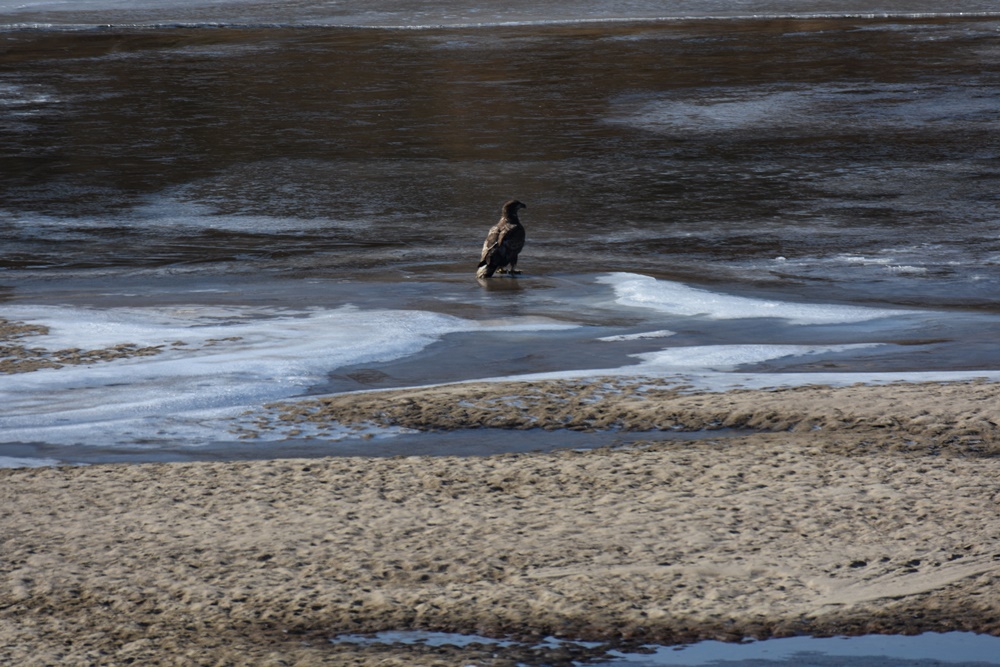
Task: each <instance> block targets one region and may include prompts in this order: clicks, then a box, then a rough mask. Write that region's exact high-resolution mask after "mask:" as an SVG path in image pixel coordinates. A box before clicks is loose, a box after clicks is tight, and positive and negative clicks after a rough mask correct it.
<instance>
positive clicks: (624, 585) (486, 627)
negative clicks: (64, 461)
mask: <svg viewBox="0 0 1000 667" xmlns="http://www.w3.org/2000/svg"><path fill="white" fill-rule="evenodd" d="M612 384H613V383H610V382H600V383H594V384H593V385H590V386H589V388H588V386H587V385H584V384H582V383H577V382H572V383H563V385H562V386H559V385H558V384H557V383H546V384H544V385H539V384H537V383H509V384H500V385H493V386H492V387H491V386H489V385H484V384H473V385H456V386H446V387H440V388H435V389H421V390H406V391H400V392H377V393H372V394H356V395H350V396H345V397H339V398H335V399H330V400H323V401H320V402H318V403H312V404H311V407H309V409H308V410H304V411H303V412H301V414H307V413H308V414H309V415H310V417H309V418H310V419H324V418H330V416H331V415H333V414H337V415H339V416H340V418H343V419H345V420H347V421H350V419H348V416H349V413H352V412H351V411H354V412H353V414H355V415H356V416H358V417H365V418H366V419H368V420H373V419H374V420H379V421H387V422H393V423H409V422H408V421H407V419H404V418H403V416H405V415H414V414H418V415H419V414H421V411H420V409H419V406H421V405H431V404H434V405H437V404H438V402H441V404H447V405H450V406H451V407H452V411H455V410H466V411H468V412H467V416H466V419H467V420H468V421H470V422H471V423H474V422H475V421H476V420H484V421H486V417H484V415H483V413H481V412H479V410H480V409H487V408H488V409H489V410H494V411H496V410H499V411H500V412H501V413H503V414H504V415H506V417H504V419H505V420H510V421H503V422H502V425H504V426H508V427H511V428H517V427H519V425H523V424H521V423H520V422H532V421H534V422H537V421H538V419H539V418H540V416H541V417H544V415H545V414H549V415H550V416H552V415H554V416H552V420H553V423H562V424H563V425H567V424H568V425H572V426H576V427H581V428H584V427H587V428H592V427H594V423H592V422H595V421H597V420H599V418H600V415H602V414H604V413H611V414H613V415H614V416H613V418H609V421H608V422H607V423H623V424H625V425H628V424H630V423H632V422H630V421H629V420H632V419H639V417H638V416H637V415H640V413H641V415H642V419H641V420H640V421H637V422H635V423H641V424H642V425H644V426H645V425H648V424H650V423H652V424H653V425H659V426H661V427H666V426H669V425H671V424H675V423H682V424H683V425H685V426H686V427H688V428H693V427H696V426H698V424H699V423H700V424H701V425H702V426H705V425H709V424H710V423H711V424H715V425H725V424H730V423H731V422H732V424H734V425H737V424H738V425H741V426H771V427H775V426H781V427H783V428H790V429H791V430H789V431H782V432H778V433H760V434H757V435H751V436H747V437H735V438H719V439H717V440H711V441H700V442H691V443H683V442H682V443H658V444H649V445H635V446H632V447H629V448H626V449H616V450H596V451H589V452H559V453H553V454H530V455H507V456H496V457H488V458H417V457H412V458H396V459H363V458H331V459H323V460H305V461H303V460H297V461H262V462H251V463H245V462H240V463H196V464H153V465H102V466H90V467H76V468H69V467H63V468H43V469H20V470H3V471H0V512H2V516H3V518H2V523H0V526H2V536H3V540H2V547H0V662H2V663H3V664H18V665H56V664H59V665H84V664H142V665H157V664H177V665H191V664H206V665H209V664H212V665H214V664H219V665H225V664H239V665H242V664H247V665H249V664H253V665H266V664H297V665H310V664H334V665H460V664H476V665H513V664H516V663H518V662H521V663H523V664H528V665H532V664H535V665H539V664H569V660H571V659H583V658H585V657H587V654H589V655H591V656H598V655H601V654H602V653H603V651H604V648H592V649H582V648H575V649H570V648H565V649H550V650H542V649H531V648H525V647H512V648H509V649H505V650H500V651H498V650H497V649H496V648H495V647H490V646H471V647H467V648H463V649H459V648H455V647H440V648H434V647H426V646H378V645H376V646H357V645H351V644H332V643H330V642H329V641H328V639H329V638H330V637H333V636H335V635H337V634H339V633H358V632H375V631H381V630H396V629H417V628H423V629H431V630H442V631H452V632H463V633H479V634H483V635H490V636H507V635H514V636H520V637H539V636H546V635H556V636H560V637H572V638H581V639H591V640H606V641H609V642H623V641H624V642H642V641H651V642H660V643H673V642H681V641H690V640H695V639H699V638H723V639H739V638H741V637H745V636H754V637H759V638H763V637H768V636H775V635H778V636H781V635H792V634H802V633H848V634H857V633H866V632H892V633H911V632H920V631H926V630H941V631H944V630H971V631H976V632H985V633H992V634H1000V512H998V511H997V510H998V509H1000V459H997V458H995V457H994V456H993V455H992V454H993V453H994V451H995V450H994V443H995V442H996V430H997V421H998V420H997V412H998V408H997V406H998V405H1000V402H998V393H1000V385H996V384H988V383H960V384H926V385H893V386H888V387H861V386H856V387H846V388H839V389H831V388H823V387H813V388H805V389H799V390H782V391H756V392H751V391H746V392H730V393H725V394H685V393H683V392H679V391H677V390H676V389H672V388H666V387H655V386H649V385H648V384H647V385H644V386H642V387H639V386H638V385H630V386H620V387H618V388H617V390H615V391H612ZM588 390H589V391H590V393H586V392H587V391H588ZM552 396H557V397H558V396H562V397H563V399H553V398H552ZM547 397H548V398H547ZM404 398H406V399H409V400H410V401H412V402H411V403H406V402H405V401H404V400H402V399H404ZM500 399H503V400H500ZM578 399H579V400H578ZM567 402H569V403H572V409H569V410H568V412H567V411H566V410H565V408H566V405H565V404H566V403H567ZM501 405H505V406H508V407H506V408H498V406H501ZM512 405H513V406H515V408H510V407H509V406H512ZM362 406H364V407H362ZM477 406H478V407H477ZM516 406H520V407H519V408H516ZM281 410H284V411H286V412H287V411H288V410H289V408H288V407H287V406H284V407H283V408H281ZM318 411H328V412H326V413H325V416H324V417H320V416H319V415H318V414H317V413H318ZM425 412H427V413H428V414H429V413H432V412H435V410H429V409H428V410H426V411H425ZM436 412H438V413H443V412H447V411H442V410H437V411H436ZM276 414H277V412H276ZM291 414H292V415H294V414H299V413H297V412H296V410H294V409H292V410H291ZM517 414H520V415H521V416H520V418H519V419H520V422H519V421H518V419H517V418H514V416H515V415H517ZM392 415H396V416H392ZM400 415H403V416H400ZM699 415H700V416H699ZM487 416H488V415H487ZM289 418H290V419H292V418H295V417H293V416H290V417H289ZM275 419H277V417H275ZM545 419H548V418H547V417H546V418H545ZM649 420H651V421H649ZM699 420H701V421H700V422H699ZM419 421H420V418H418V419H416V422H419ZM414 423H415V422H414ZM546 423H548V422H546ZM426 425H427V424H425V426H426ZM437 425H438V426H439V427H443V426H442V425H441V424H437ZM469 437H470V438H475V437H476V434H475V431H470V432H469ZM512 437H517V434H516V432H512ZM552 437H553V438H559V433H558V432H557V431H555V432H553V433H552ZM637 437H641V436H637Z"/></svg>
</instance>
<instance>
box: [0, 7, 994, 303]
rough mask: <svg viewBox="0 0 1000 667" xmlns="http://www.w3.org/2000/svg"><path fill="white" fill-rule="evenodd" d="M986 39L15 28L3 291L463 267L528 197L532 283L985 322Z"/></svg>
mask: <svg viewBox="0 0 1000 667" xmlns="http://www.w3.org/2000/svg"><path fill="white" fill-rule="evenodd" d="M998 29H1000V21H998V20H996V19H991V18H986V19H975V20H970V19H964V18H926V19H907V20H902V19H855V18H840V19H799V20H790V19H789V20H777V19H775V20H717V21H693V20H692V21H666V22H650V23H647V22H642V23H609V24H570V25H522V26H511V27H504V26H494V27H485V28H451V29H424V30H415V31H414V30H410V31H407V30H398V29H396V30H394V29H349V28H308V27H299V28H245V29H231V28H170V29H148V28H147V29H105V30H101V29H91V30H73V31H66V30H17V31H8V32H6V33H4V34H3V35H2V42H0V44H2V49H3V51H2V55H0V94H2V96H3V99H2V101H0V114H2V116H0V117H2V121H3V124H2V130H0V132H2V134H0V144H2V146H3V154H2V158H0V178H2V184H0V233H2V234H3V238H4V245H3V249H2V256H0V282H3V283H4V284H7V285H12V284H14V282H15V281H19V280H35V279H53V278H56V279H58V278H59V277H61V276H76V275H80V274H81V273H82V272H87V271H95V270H96V271H103V272H129V274H130V275H134V272H135V271H136V270H139V271H140V272H141V273H143V274H144V275H145V274H148V273H149V272H152V273H153V275H156V273H157V272H164V271H197V272H204V273H208V274H212V273H226V274H229V273H234V272H236V273H239V272H254V273H260V272H266V273H271V274H276V275H294V276H303V275H305V276H314V275H321V276H327V275H330V274H333V273H337V274H341V275H343V274H345V273H346V274H350V275H368V274H377V275H381V276H388V277H389V278H397V277H399V276H400V275H403V274H406V273H408V272H414V271H417V272H421V273H426V272H431V273H436V274H447V273H452V272H460V271H468V267H469V266H474V264H475V259H476V255H477V254H478V246H479V245H480V243H481V241H480V238H481V237H482V236H483V233H484V228H485V227H486V226H488V225H489V224H491V223H492V222H493V221H494V218H496V217H497V210H498V206H499V203H500V202H502V201H503V200H504V199H505V198H507V197H510V196H517V197H518V198H520V199H522V200H523V201H525V202H527V203H528V206H529V208H528V210H527V211H526V213H525V216H524V218H525V223H526V225H527V226H528V229H529V239H530V241H529V243H530V245H529V250H527V251H526V256H525V258H524V260H523V261H524V265H525V268H526V269H530V270H531V271H534V272H543V273H548V272H552V271H570V272H587V271H612V270H617V271H636V272H645V273H647V274H655V275H660V276H668V277H673V278H678V279H682V280H684V281H688V282H694V283H713V284H720V283H722V284H727V285H733V284H735V285H736V286H737V287H740V286H743V288H746V287H747V286H761V285H764V286H768V287H773V288H777V289H781V290H786V291H789V292H794V293H796V294H797V295H799V296H800V297H808V298H816V297H820V296H822V297H823V298H825V299H829V298H831V296H833V297H836V298H839V299H844V300H851V301H854V300H857V301H878V302H883V303H895V304H906V305H915V304H920V305H934V306H936V305H946V306H952V305H955V304H961V305H964V306H969V307H978V308H988V309H995V308H996V306H997V301H996V296H995V295H996V292H997V287H998V271H997V261H998V259H1000V231H998V218H1000V216H998V213H997V211H998V203H1000V189H998V183H1000V168H998V156H1000V133H998V129H1000V46H998V44H997V31H998ZM779 258H784V259H779Z"/></svg>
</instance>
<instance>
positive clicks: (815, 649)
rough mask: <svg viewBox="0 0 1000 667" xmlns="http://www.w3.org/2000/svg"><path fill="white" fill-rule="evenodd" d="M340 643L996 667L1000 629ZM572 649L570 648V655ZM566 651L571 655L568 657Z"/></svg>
mask: <svg viewBox="0 0 1000 667" xmlns="http://www.w3.org/2000/svg"><path fill="white" fill-rule="evenodd" d="M330 641H331V642H332V643H334V644H357V645H359V646H369V647H370V646H376V645H383V646H386V645H391V646H394V647H399V648H400V649H401V650H406V648H407V647H410V648H413V649H418V648H423V647H455V648H456V649H469V650H481V649H486V650H487V651H488V652H489V654H490V655H492V656H494V657H498V656H503V657H508V654H509V657H510V659H512V660H514V661H516V664H518V665H521V666H524V667H546V666H548V665H552V666H555V665H570V664H571V665H608V666H615V667H660V666H664V665H670V666H672V667H698V666H702V665H710V666H715V667H848V666H850V667H934V666H936V667H942V666H944V665H948V666H950V667H992V666H996V665H1000V637H992V636H989V635H977V634H973V633H970V632H947V633H936V632H927V633H924V634H921V635H914V636H901V635H864V636H861V637H822V638H821V637H788V638H782V639H767V640H764V641H751V642H745V643H742V644H733V643H727V642H718V641H704V642H699V643H697V644H691V645H685V646H646V647H643V648H642V649H640V650H636V651H635V652H627V651H624V650H617V649H614V648H612V647H611V645H609V644H600V643H595V642H571V641H562V640H558V639H555V638H551V637H550V638H547V639H545V640H543V641H541V642H535V643H525V642H520V641H514V640H503V639H491V638H489V637H480V636H476V635H462V634H454V633H444V632H423V631H410V632H380V633H378V634H374V635H340V636H337V637H334V638H332V639H331V640H330ZM568 656H572V657H569V658H568ZM567 659H568V661H567ZM470 664H475V663H474V662H472V663H470Z"/></svg>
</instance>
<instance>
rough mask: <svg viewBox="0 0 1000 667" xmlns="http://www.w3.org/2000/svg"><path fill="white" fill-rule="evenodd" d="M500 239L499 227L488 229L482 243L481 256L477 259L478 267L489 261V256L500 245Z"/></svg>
mask: <svg viewBox="0 0 1000 667" xmlns="http://www.w3.org/2000/svg"><path fill="white" fill-rule="evenodd" d="M501 237H502V234H501V232H500V225H494V226H493V227H491V228H490V231H489V233H488V234H487V235H486V241H485V242H484V243H483V254H482V255H481V256H480V257H479V266H482V265H483V264H485V263H486V262H487V261H488V260H489V258H490V255H492V254H493V252H494V251H495V250H496V248H497V246H498V245H500V241H501Z"/></svg>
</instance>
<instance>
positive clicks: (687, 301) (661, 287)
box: [598, 273, 919, 325]
mask: <svg viewBox="0 0 1000 667" xmlns="http://www.w3.org/2000/svg"><path fill="white" fill-rule="evenodd" d="M598 282H601V283H604V284H607V285H611V286H612V287H613V288H614V291H615V296H616V301H617V302H618V303H619V304H621V305H623V306H634V307H639V308H652V309H654V310H658V311H661V312H664V313H669V314H671V315H680V316H685V317H704V318H709V319H717V320H728V319H745V318H765V317H766V318H777V319H784V320H788V322H789V323H791V324H802V325H805V324H851V323H856V322H866V321H868V320H876V319H882V318H888V317H899V316H900V315H909V314H917V313H919V311H912V310H893V309H888V308H866V307H863V306H842V305H834V304H811V303H792V302H789V301H777V300H765V299H753V298H748V297H742V296H734V295H730V294H722V293H719V292H710V291H708V290H704V289H699V288H697V287H689V286H687V285H683V284H681V283H675V282H671V281H668V280H657V279H656V278H651V277H649V276H643V275H638V274H634V273H612V274H609V275H605V276H601V277H600V278H598Z"/></svg>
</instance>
